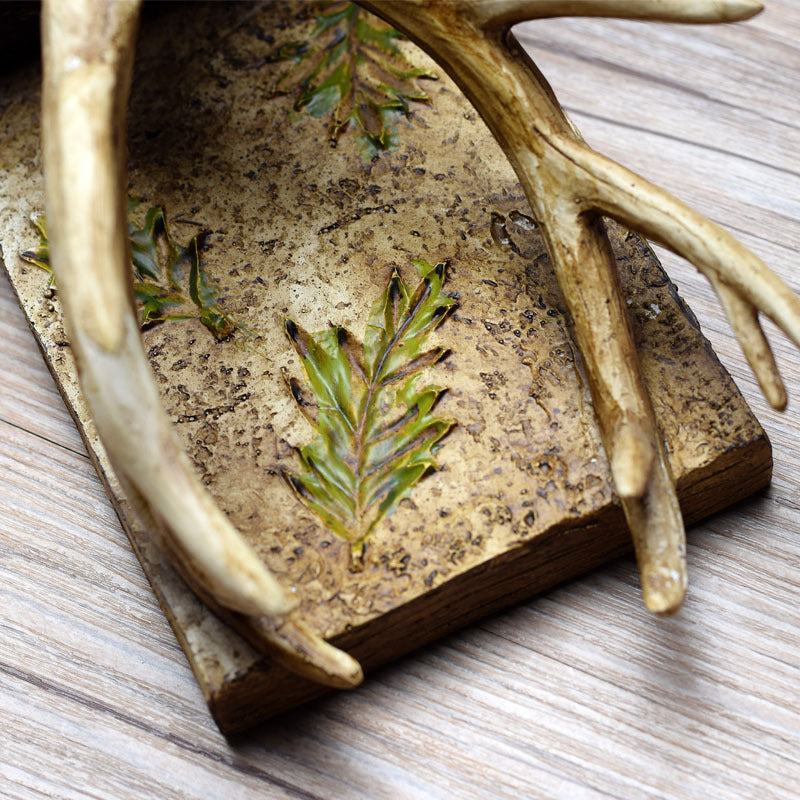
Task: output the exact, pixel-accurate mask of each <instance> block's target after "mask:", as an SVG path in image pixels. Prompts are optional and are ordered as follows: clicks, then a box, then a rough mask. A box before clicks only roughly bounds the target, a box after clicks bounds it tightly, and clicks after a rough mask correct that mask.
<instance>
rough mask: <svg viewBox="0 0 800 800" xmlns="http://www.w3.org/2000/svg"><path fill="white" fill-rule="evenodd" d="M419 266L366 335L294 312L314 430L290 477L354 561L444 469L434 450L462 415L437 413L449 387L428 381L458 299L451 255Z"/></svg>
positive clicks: (291, 331)
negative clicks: (425, 479)
mask: <svg viewBox="0 0 800 800" xmlns="http://www.w3.org/2000/svg"><path fill="white" fill-rule="evenodd" d="M414 265H415V266H416V267H417V270H418V271H419V273H420V275H421V277H422V280H421V282H420V283H419V285H418V286H417V287H416V289H415V290H414V291H413V292H412V291H410V288H409V286H408V285H407V284H406V283H405V282H404V281H403V279H402V278H401V277H400V275H399V274H398V273H397V272H395V273H394V274H393V275H392V278H391V280H390V281H389V284H388V286H387V287H386V289H385V291H384V292H383V294H382V295H381V296H380V298H379V299H378V300H377V301H376V302H375V304H374V305H373V307H372V310H371V312H370V317H369V321H368V322H367V328H366V332H365V334H364V339H363V342H361V343H359V342H358V341H356V340H355V339H354V338H353V337H352V336H351V335H350V334H349V333H348V332H347V331H346V330H345V329H344V328H341V327H331V328H329V329H328V330H325V331H322V332H321V333H315V334H310V333H308V332H307V331H305V330H303V329H302V328H301V327H300V326H299V325H297V324H296V323H295V322H293V321H292V320H290V319H287V320H286V333H287V334H288V336H289V339H290V340H291V342H292V344H293V345H294V348H295V350H296V351H297V354H298V355H299V356H300V358H301V360H302V363H303V367H304V369H305V374H306V377H307V380H308V385H303V384H301V383H300V382H299V381H297V380H296V379H294V378H292V379H291V380H290V381H289V386H290V389H291V392H292V395H293V397H294V399H295V401H296V402H297V404H298V406H299V408H300V410H301V411H302V412H303V414H304V415H305V417H306V419H308V421H309V422H310V423H311V425H312V426H313V428H314V430H315V432H316V437H315V438H314V440H313V441H312V442H311V443H310V444H307V445H305V446H303V447H301V448H300V449H299V453H300V458H301V460H302V463H303V467H304V468H305V469H304V471H303V472H301V473H298V474H287V475H286V477H287V479H288V481H289V483H290V485H291V486H292V488H293V489H294V490H295V492H296V494H297V496H298V497H299V498H300V500H301V501H302V502H303V503H304V504H305V505H306V506H308V508H310V509H311V510H312V511H314V512H315V513H316V514H317V516H318V517H319V518H320V519H321V520H322V522H323V523H324V524H325V526H326V527H327V528H329V529H330V530H331V531H333V532H334V533H335V534H337V535H338V536H340V537H342V538H343V539H345V540H346V541H348V542H349V543H350V546H351V553H352V555H353V564H354V566H356V567H358V566H359V565H360V564H361V562H362V559H363V550H364V543H365V541H366V539H367V537H368V536H369V535H370V533H372V531H373V530H374V529H375V527H376V525H377V524H378V523H379V522H380V521H381V519H383V517H384V516H386V514H388V513H390V512H391V511H392V509H393V508H394V507H395V505H396V504H397V503H398V502H399V501H400V500H401V499H402V498H403V497H405V496H406V495H407V494H408V493H409V492H410V490H411V488H412V487H413V486H414V484H415V483H416V482H417V481H418V480H419V479H420V478H422V476H423V475H425V474H426V473H427V472H430V471H431V470H434V469H436V463H435V461H434V454H435V453H436V450H437V449H438V447H439V446H440V440H441V439H442V437H443V436H444V435H445V434H446V433H447V432H448V431H449V430H450V429H451V428H452V427H453V425H454V424H455V423H454V421H453V420H449V419H443V418H441V417H437V416H436V415H435V414H434V413H433V410H434V407H435V405H436V402H437V401H438V399H439V397H440V396H441V395H442V393H443V391H444V389H442V388H441V387H439V386H431V385H425V384H424V381H423V373H424V372H425V371H426V370H427V369H429V368H430V367H432V366H433V365H434V364H436V363H437V362H439V361H440V360H441V359H442V358H444V356H445V355H446V352H445V351H444V350H443V349H442V348H441V347H434V348H430V349H426V342H427V339H428V337H429V336H430V334H431V333H432V332H433V331H434V330H435V329H436V328H437V327H438V326H439V325H440V324H441V323H442V321H443V320H444V319H445V317H446V316H447V313H448V311H449V310H450V309H451V308H452V307H453V306H454V305H455V300H453V299H452V298H450V297H448V296H447V295H445V294H442V284H443V283H444V279H445V270H444V265H443V264H439V265H437V266H435V267H431V265H430V264H428V263H427V262H425V261H423V260H421V259H420V260H418V261H415V262H414Z"/></svg>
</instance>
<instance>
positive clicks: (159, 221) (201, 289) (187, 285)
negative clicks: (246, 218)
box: [21, 198, 241, 339]
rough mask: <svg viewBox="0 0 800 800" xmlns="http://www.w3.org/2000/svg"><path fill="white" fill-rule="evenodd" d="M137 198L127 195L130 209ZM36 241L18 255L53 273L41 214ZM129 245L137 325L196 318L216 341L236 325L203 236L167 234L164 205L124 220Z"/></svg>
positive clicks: (146, 325) (144, 325)
mask: <svg viewBox="0 0 800 800" xmlns="http://www.w3.org/2000/svg"><path fill="white" fill-rule="evenodd" d="M138 203H139V201H138V200H137V199H136V198H128V212H129V214H130V213H132V212H133V211H134V210H135V209H136V207H137V205H138ZM34 225H35V226H36V229H37V230H38V232H39V236H40V242H39V245H38V246H37V247H36V248H35V249H34V250H28V251H26V252H24V253H22V254H21V255H22V258H24V259H25V260H26V261H28V262H30V263H32V264H36V266H38V267H41V268H42V269H45V270H47V271H48V272H50V273H51V278H50V284H51V285H53V284H54V278H53V276H52V267H51V265H50V245H49V241H48V238H47V226H46V222H45V218H44V217H43V216H40V217H37V218H36V219H35V220H34ZM128 233H129V236H130V243H131V269H132V271H133V294H134V297H135V298H136V301H137V305H138V308H139V321H140V323H141V326H142V327H143V328H144V327H148V326H150V325H155V324H157V323H160V322H166V321H168V320H169V321H177V320H186V319H199V320H200V321H201V322H202V323H203V325H205V326H206V328H208V329H209V330H210V331H211V332H212V333H213V334H214V336H216V337H217V339H224V338H225V337H227V336H229V335H230V334H231V333H233V332H234V330H236V329H237V328H238V327H241V326H239V325H238V324H237V323H236V322H235V321H234V320H233V319H232V318H231V317H230V316H229V315H228V314H227V313H226V312H225V311H224V310H223V309H222V307H221V306H220V304H219V298H218V293H217V290H216V288H215V287H214V286H213V284H211V283H210V282H209V280H208V276H207V275H206V272H205V270H204V268H203V262H202V257H201V251H202V246H201V243H202V240H203V236H204V234H202V233H200V234H197V235H196V236H194V237H192V239H191V240H190V241H189V244H188V245H186V246H185V247H182V246H181V245H179V244H178V243H177V242H176V241H175V240H174V239H173V238H172V237H171V236H170V233H169V229H168V227H167V219H166V214H165V212H164V209H163V207H161V206H154V207H152V208H150V209H148V211H147V213H146V214H145V219H144V223H143V225H142V226H141V227H137V226H136V225H135V224H134V223H129V224H128Z"/></svg>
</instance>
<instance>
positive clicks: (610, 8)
mask: <svg viewBox="0 0 800 800" xmlns="http://www.w3.org/2000/svg"><path fill="white" fill-rule="evenodd" d="M473 7H474V11H473V14H474V18H475V19H476V21H477V22H478V24H479V25H480V27H482V28H484V29H488V28H504V29H505V28H509V27H511V26H512V25H515V24H516V23H518V22H526V21H529V20H534V19H544V18H547V17H619V18H622V19H637V20H650V21H653V22H684V23H709V22H738V21H741V20H745V19H749V18H750V17H752V16H755V15H756V14H758V13H759V12H760V11H762V10H763V6H762V5H761V3H760V2H757V0H478V2H477V3H474V6H473Z"/></svg>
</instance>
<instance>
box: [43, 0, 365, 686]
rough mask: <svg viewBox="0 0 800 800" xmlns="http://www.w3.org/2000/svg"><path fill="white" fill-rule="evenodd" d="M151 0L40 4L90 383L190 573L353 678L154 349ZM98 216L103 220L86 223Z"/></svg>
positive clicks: (133, 482) (56, 233)
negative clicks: (237, 524)
mask: <svg viewBox="0 0 800 800" xmlns="http://www.w3.org/2000/svg"><path fill="white" fill-rule="evenodd" d="M139 3H140V0H120V1H118V2H113V1H112V0H48V2H45V4H44V8H43V12H42V35H43V62H44V98H43V117H42V132H43V151H44V170H45V177H46V203H47V217H48V228H49V236H50V245H51V256H52V263H53V267H54V271H55V272H56V274H57V276H58V281H59V293H60V296H61V299H62V303H63V308H64V315H65V320H66V324H67V326H68V329H69V331H70V340H71V344H72V348H73V352H74V354H75V359H76V363H77V366H78V371H79V374H80V378H81V386H82V388H83V393H84V397H85V398H86V402H87V404H88V406H89V409H90V411H91V413H92V417H93V419H94V422H95V424H96V426H97V431H98V433H99V435H100V438H101V440H102V442H103V445H104V447H105V449H106V452H107V453H108V456H109V459H110V460H111V463H112V465H113V466H114V470H115V472H116V474H117V475H118V477H119V479H120V481H121V483H122V484H123V486H125V487H126V490H127V495H128V497H129V498H130V499H131V501H132V503H133V505H134V507H135V508H136V509H137V511H138V513H139V514H140V515H142V516H144V517H145V518H146V519H147V520H148V521H149V527H150V528H151V530H153V531H156V532H159V531H160V533H161V538H162V542H161V544H162V546H163V547H164V549H165V551H166V552H167V553H168V554H169V555H171V556H172V561H173V563H174V565H175V566H176V568H177V569H178V570H179V571H180V572H181V573H182V574H183V576H184V577H185V578H186V580H187V582H188V583H189V584H190V585H191V586H193V587H194V588H195V589H196V590H197V591H198V593H199V594H200V595H201V596H203V597H204V598H205V599H207V600H208V601H209V603H210V604H211V605H212V607H216V608H222V609H224V610H225V611H226V614H227V616H228V617H229V618H231V619H233V621H234V622H235V624H236V625H237V627H238V628H239V629H240V630H241V631H242V632H243V633H245V635H246V636H247V637H248V638H249V639H250V640H251V641H253V642H254V643H255V644H257V645H258V646H260V647H261V648H262V649H264V650H266V651H267V652H270V653H271V654H272V655H273V656H274V657H276V658H277V659H278V660H279V661H281V663H283V664H285V665H286V666H288V667H289V668H290V669H292V670H294V671H296V672H300V673H302V674H304V675H306V676H308V677H310V678H312V679H314V680H317V681H320V682H322V683H325V684H328V685H331V686H338V687H346V686H355V685H357V684H358V683H359V682H360V681H361V677H362V673H361V668H360V666H359V665H358V663H357V662H356V661H354V660H353V659H352V658H350V656H348V655H347V654H346V653H343V652H342V651H340V650H337V649H336V648H334V647H332V646H331V645H329V644H327V643H326V642H324V641H323V640H322V639H320V638H319V637H318V636H317V635H316V634H314V633H312V632H311V631H310V630H308V629H307V628H306V627H305V626H304V625H303V623H302V621H301V620H299V619H298V618H297V613H296V612H295V611H294V606H295V603H294V602H293V601H291V600H290V599H289V598H288V596H287V594H286V592H285V591H284V590H283V588H282V587H281V586H280V584H279V583H278V582H277V581H276V579H275V578H274V577H273V576H272V575H271V574H270V573H269V571H268V570H267V569H266V567H265V566H264V565H263V563H262V562H261V560H260V559H259V558H258V556H257V555H256V553H255V552H254V551H253V549H252V548H251V547H250V546H249V545H248V544H247V542H245V540H244V539H243V538H242V537H241V536H240V535H239V533H238V532H237V531H236V530H235V529H234V528H233V527H232V525H231V524H230V522H228V520H227V518H226V517H225V515H224V514H223V513H222V512H221V511H220V510H219V508H218V507H217V506H216V505H215V503H214V501H213V500H212V499H211V497H210V495H209V494H208V493H207V492H206V491H205V489H204V488H203V487H202V485H201V484H200V483H199V481H198V480H197V478H196V477H195V476H194V474H193V473H192V469H191V465H190V464H189V461H188V459H187V458H186V456H185V455H184V454H183V452H182V450H181V448H180V445H179V443H178V441H177V438H176V436H175V433H174V431H173V430H172V427H171V425H170V422H169V420H168V418H167V416H166V414H165V412H164V411H163V409H162V407H161V403H160V399H159V396H158V391H157V389H156V387H155V383H154V381H153V377H152V373H151V372H150V368H149V365H148V363H147V360H146V358H145V355H144V350H143V348H142V343H141V339H140V338H139V334H138V324H137V321H136V317H135V314H134V311H133V302H132V291H131V286H130V268H129V264H130V252H129V242H128V236H127V223H126V199H125V155H126V151H125V111H126V105H127V99H128V90H129V86H130V77H131V64H132V60H133V48H134V41H135V34H136V23H137V17H138V11H139ZM98 211H99V212H100V213H98ZM86 219H92V220H94V222H93V225H92V227H91V229H90V231H89V235H88V236H87V235H86V226H85V224H84V220H86Z"/></svg>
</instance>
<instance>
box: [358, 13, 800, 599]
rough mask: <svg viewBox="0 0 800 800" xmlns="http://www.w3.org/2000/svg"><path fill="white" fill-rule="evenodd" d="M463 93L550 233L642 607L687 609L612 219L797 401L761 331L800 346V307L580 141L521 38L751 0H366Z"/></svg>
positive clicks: (764, 273)
mask: <svg viewBox="0 0 800 800" xmlns="http://www.w3.org/2000/svg"><path fill="white" fill-rule="evenodd" d="M362 5H364V6H366V7H367V8H369V9H370V10H371V11H373V12H375V13H376V14H379V15H380V16H382V17H383V18H384V19H386V20H387V21H388V22H389V23H390V24H392V25H394V26H396V27H397V28H399V29H400V30H402V31H404V32H405V33H407V34H408V35H409V36H410V38H411V39H413V40H414V41H415V42H416V43H417V44H418V45H419V46H420V47H422V48H423V49H424V50H426V51H427V52H428V54H429V55H431V56H432V57H433V58H434V59H435V60H436V61H437V62H438V63H439V64H440V65H441V66H442V67H443V68H444V69H445V70H447V72H448V73H449V74H450V76H451V77H452V78H453V80H455V81H456V83H458V84H459V86H460V87H461V89H462V90H463V91H464V93H465V94H466V95H467V96H468V97H469V99H470V100H471V101H472V103H473V104H474V105H475V107H476V108H477V110H478V111H479V112H480V114H481V115H482V116H483V119H484V121H485V122H486V124H487V125H488V126H489V128H490V129H491V131H492V133H493V134H494V135H495V137H496V138H497V140H498V141H499V143H500V145H501V146H502V148H503V150H504V151H505V154H506V156H507V157H508V158H509V160H510V161H511V164H512V166H513V167H514V169H515V171H516V173H517V177H518V178H519V180H520V183H521V184H522V187H523V189H524V191H525V194H526V196H527V199H528V202H529V203H530V205H531V208H532V210H533V214H534V216H535V218H536V220H537V223H538V225H539V229H540V231H541V232H542V234H543V236H544V240H545V242H546V245H547V248H548V250H549V253H550V257H551V260H552V262H553V265H554V268H555V271H556V275H557V277H558V280H559V283H560V285H561V288H562V291H563V293H564V296H565V298H566V301H567V305H568V307H569V311H570V314H571V316H572V323H573V326H574V332H575V337H576V340H577V344H578V347H579V349H580V351H581V355H582V357H583V360H584V363H585V366H586V370H587V373H588V378H589V385H590V388H591V392H592V398H593V400H594V405H595V409H596V414H597V418H598V420H599V423H600V429H601V435H602V438H603V442H604V445H605V448H606V452H607V453H608V456H609V461H610V464H611V474H612V478H613V481H614V485H615V488H616V491H617V494H618V495H619V496H620V499H621V501H622V506H623V509H624V511H625V516H626V518H627V520H628V525H629V527H630V529H631V532H632V534H633V540H634V545H635V548H636V554H637V558H638V562H639V570H640V573H641V582H642V592H643V595H644V601H645V604H646V605H647V607H648V608H649V609H651V610H652V611H655V612H657V613H662V614H669V613H672V612H674V611H676V610H677V609H678V608H679V607H680V605H681V603H682V601H683V598H684V595H685V592H686V582H687V580H686V556H685V551H686V545H685V534H684V530H683V522H682V519H681V515H680V509H679V506H678V501H677V497H676V493H675V483H674V479H673V477H672V474H671V472H670V467H669V462H668V460H667V458H666V454H665V451H664V443H663V441H662V436H661V433H660V431H659V428H658V425H657V423H656V421H655V419H654V415H653V409H652V405H651V402H650V398H649V396H648V394H647V391H646V389H645V386H644V383H643V380H642V376H641V371H640V368H639V361H638V357H637V354H636V349H635V346H634V342H633V338H632V335H631V329H630V323H629V320H628V315H627V312H626V308H625V302H624V300H623V296H622V291H621V288H620V283H619V276H618V273H617V269H616V264H615V260H614V256H613V253H612V251H611V247H610V245H609V241H608V237H607V235H606V231H605V227H604V223H603V219H602V217H603V216H608V217H612V218H614V219H616V220H618V221H619V222H621V223H623V224H625V225H627V226H628V227H630V228H634V229H636V230H638V231H640V232H642V233H644V234H645V235H647V236H650V237H651V238H652V239H654V240H656V241H658V242H660V243H663V244H664V245H666V246H667V247H668V248H670V249H671V250H673V251H674V252H676V253H678V254H679V255H682V256H684V257H685V258H687V259H688V260H689V261H691V262H692V263H693V264H694V265H695V266H696V267H697V268H698V269H700V270H701V271H702V272H703V274H705V275H706V276H707V277H708V279H709V280H710V282H711V284H712V286H713V287H714V289H715V291H716V292H717V294H718V296H719V298H720V300H721V302H722V306H723V308H724V310H725V313H726V314H727V316H728V318H729V320H730V322H731V324H732V326H733V329H734V331H735V333H736V336H737V338H738V340H739V342H740V345H741V347H742V349H743V351H744V353H745V356H746V357H747V359H748V361H749V363H750V365H751V367H752V369H753V371H754V373H755V374H756V377H757V378H758V381H759V383H760V385H761V388H762V391H763V392H764V394H765V395H766V397H767V399H768V400H769V402H770V403H771V404H772V405H773V406H774V407H775V408H778V409H783V408H784V407H785V405H786V392H785V390H784V387H783V383H782V381H781V378H780V375H779V373H778V370H777V367H776V365H775V361H774V359H773V357H772V353H771V351H770V348H769V344H768V343H767V340H766V338H765V336H764V333H763V331H762V330H761V326H760V325H759V322H758V313H759V312H763V313H765V314H767V316H769V317H770V318H771V319H772V320H773V321H775V322H776V323H777V324H778V325H779V326H780V327H781V328H782V329H783V330H784V331H785V332H786V333H787V334H788V335H789V336H790V337H791V338H792V339H793V341H794V342H795V343H796V344H797V345H798V346H800V300H798V298H797V297H795V295H794V294H793V293H792V292H791V291H790V290H789V289H788V288H787V287H786V286H785V285H784V284H783V283H782V282H781V281H780V279H779V278H777V277H776V276H775V275H774V274H773V273H772V272H770V271H769V270H768V269H767V267H766V266H765V265H764V264H763V263H762V262H761V261H760V260H759V259H758V258H757V257H756V256H755V255H753V254H752V253H751V252H750V251H749V250H747V249H746V248H745V247H744V246H742V245H741V244H740V243H739V242H737V241H736V240H735V239H734V238H733V237H732V236H730V235H729V234H728V233H726V232H725V231H724V230H722V229H721V228H720V227H718V226H717V225H715V224H714V223H713V222H711V221H709V220H707V219H705V218H704V217H703V216H701V215H700V214H698V213H696V212H695V211H693V210H691V209H690V208H688V207H687V206H685V205H684V204H683V203H681V202H680V201H679V200H676V199H675V198H674V197H671V196H670V195H669V194H667V193H666V192H664V191H662V190H661V189H659V188H657V187H655V186H653V185H652V184H650V183H648V182H647V181H645V180H643V179H642V178H640V177H638V176H637V175H635V174H634V173H632V172H630V171H628V170H626V169H625V168H624V167H621V166H619V165H618V164H616V163H614V162H613V161H611V160H610V159H608V158H606V157H604V156H602V155H600V154H599V153H596V152H595V151H593V150H592V149H591V148H589V147H588V146H587V145H586V143H585V142H584V141H583V140H582V138H581V136H580V134H579V133H578V132H577V131H576V130H575V128H574V127H573V125H572V124H571V123H570V121H569V120H568V119H567V117H566V116H565V114H564V112H563V111H562V109H561V107H560V106H559V104H558V102H557V100H556V98H555V95H554V94H553V91H552V89H551V88H550V86H549V85H548V84H547V82H546V80H545V79H544V77H543V76H542V75H541V73H540V72H539V70H538V69H537V68H536V65H535V64H534V63H533V62H532V61H531V60H530V59H529V58H528V56H527V54H526V53H525V51H524V50H523V48H522V47H521V46H520V44H519V43H518V42H517V41H516V39H515V38H514V37H513V35H512V34H511V33H510V29H511V26H512V25H514V24H516V23H518V22H522V21H525V20H533V19H537V18H543V17H553V16H603V17H627V18H633V19H643V20H662V21H672V22H693V23H700V22H727V21H734V20H742V19H746V18H748V17H750V16H753V15H754V14H756V13H758V12H759V11H760V10H761V5H760V3H758V2H755V1H754V0H466V1H464V2H457V1H456V0H363V2H362Z"/></svg>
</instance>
